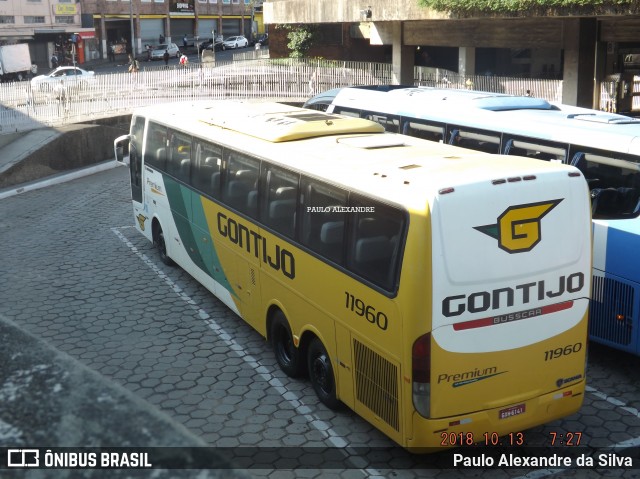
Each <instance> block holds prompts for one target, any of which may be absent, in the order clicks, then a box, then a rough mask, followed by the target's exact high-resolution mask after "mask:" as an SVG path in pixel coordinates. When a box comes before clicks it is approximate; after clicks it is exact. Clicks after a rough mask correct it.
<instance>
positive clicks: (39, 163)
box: [0, 115, 131, 188]
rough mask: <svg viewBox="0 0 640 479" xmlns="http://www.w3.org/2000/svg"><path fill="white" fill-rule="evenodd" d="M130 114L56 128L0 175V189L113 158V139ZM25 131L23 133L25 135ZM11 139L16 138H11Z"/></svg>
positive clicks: (126, 127)
mask: <svg viewBox="0 0 640 479" xmlns="http://www.w3.org/2000/svg"><path fill="white" fill-rule="evenodd" d="M130 121H131V116H130V115H127V116H120V117H114V118H108V119H104V120H96V121H95V122H92V123H86V124H74V125H68V126H65V127H62V128H57V130H58V132H59V133H60V134H59V135H56V136H55V137H53V139H52V140H51V141H50V142H49V143H47V144H46V145H45V146H43V147H42V148H40V149H38V150H36V151H33V152H31V153H29V154H28V155H26V156H25V157H24V158H22V159H21V160H20V161H19V162H17V163H16V164H15V165H14V166H13V167H11V168H10V169H8V170H7V171H5V172H4V173H3V174H2V175H0V188H6V187H10V186H16V185H20V184H23V183H27V182H29V181H34V180H39V179H42V178H45V177H48V176H52V175H55V174H59V173H66V172H68V171H69V170H74V169H77V168H82V167H86V166H91V165H93V164H96V163H101V162H103V161H106V160H110V159H112V158H113V140H114V139H115V138H116V137H118V136H120V135H124V134H126V133H128V131H129V123H130ZM28 134H29V132H26V133H24V134H23V135H28ZM14 141H20V138H15V139H14Z"/></svg>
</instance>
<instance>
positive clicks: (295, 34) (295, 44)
mask: <svg viewBox="0 0 640 479" xmlns="http://www.w3.org/2000/svg"><path fill="white" fill-rule="evenodd" d="M288 30H289V33H287V39H288V40H289V43H287V47H288V48H289V56H290V57H291V58H304V57H306V56H307V54H308V53H309V49H310V48H311V45H313V41H314V36H315V35H314V33H315V29H314V27H313V25H295V26H290V27H289V28H288Z"/></svg>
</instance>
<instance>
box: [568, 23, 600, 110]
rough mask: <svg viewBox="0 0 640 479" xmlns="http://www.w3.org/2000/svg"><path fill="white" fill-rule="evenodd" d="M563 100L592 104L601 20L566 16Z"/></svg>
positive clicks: (570, 103)
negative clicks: (598, 24) (598, 31)
mask: <svg viewBox="0 0 640 479" xmlns="http://www.w3.org/2000/svg"><path fill="white" fill-rule="evenodd" d="M562 37H563V38H562V42H563V45H562V46H563V49H564V67H563V72H562V103H566V104H568V105H575V106H581V107H585V108H592V106H593V97H594V94H593V92H594V88H596V87H597V86H598V85H596V84H595V68H596V64H595V58H596V43H597V20H596V19H595V18H568V19H565V20H563V25H562Z"/></svg>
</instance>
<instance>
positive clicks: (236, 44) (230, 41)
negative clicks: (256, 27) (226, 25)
mask: <svg viewBox="0 0 640 479" xmlns="http://www.w3.org/2000/svg"><path fill="white" fill-rule="evenodd" d="M248 46H249V40H247V39H246V38H245V37H243V36H242V35H238V36H236V37H229V38H227V39H226V40H225V41H224V42H222V49H223V50H226V49H227V48H244V47H248Z"/></svg>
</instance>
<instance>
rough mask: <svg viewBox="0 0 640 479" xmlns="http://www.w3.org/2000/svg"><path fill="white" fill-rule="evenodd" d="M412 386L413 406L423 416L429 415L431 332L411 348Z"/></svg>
mask: <svg viewBox="0 0 640 479" xmlns="http://www.w3.org/2000/svg"><path fill="white" fill-rule="evenodd" d="M411 358H412V360H411V380H412V382H411V387H412V391H413V406H414V407H415V408H416V411H418V413H420V415H421V416H424V417H429V403H430V401H429V398H430V393H431V333H427V334H423V335H422V336H420V337H419V338H418V339H416V341H415V342H414V343H413V348H412V350H411Z"/></svg>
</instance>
